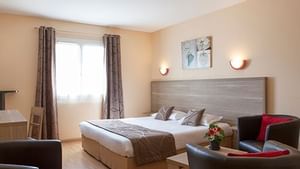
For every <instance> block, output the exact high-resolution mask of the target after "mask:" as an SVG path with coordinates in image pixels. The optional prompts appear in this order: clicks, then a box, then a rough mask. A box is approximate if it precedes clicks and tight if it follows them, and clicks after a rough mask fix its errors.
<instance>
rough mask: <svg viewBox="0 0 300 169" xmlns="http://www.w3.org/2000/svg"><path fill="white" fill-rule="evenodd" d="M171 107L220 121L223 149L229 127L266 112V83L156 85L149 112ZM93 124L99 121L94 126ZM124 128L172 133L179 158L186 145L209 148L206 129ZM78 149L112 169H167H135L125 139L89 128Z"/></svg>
mask: <svg viewBox="0 0 300 169" xmlns="http://www.w3.org/2000/svg"><path fill="white" fill-rule="evenodd" d="M163 105H169V106H171V105H172V106H173V105H174V106H175V108H176V109H177V110H182V111H187V110H189V109H192V108H195V109H200V108H205V109H206V113H210V114H216V115H222V116H223V117H224V119H223V121H222V122H220V123H218V125H219V126H220V127H221V128H223V129H224V131H225V136H226V137H225V139H224V142H223V143H222V144H223V145H226V146H231V145H232V130H231V125H235V119H236V118H237V117H238V116H241V115H249V114H253V115H255V114H261V113H262V112H265V111H266V78H234V79H208V80H188V81H154V82H152V83H151V109H152V112H156V111H157V110H158V109H159V108H160V107H161V106H163ZM96 121H97V120H96ZM121 121H122V122H125V123H129V124H133V125H139V126H142V127H145V128H149V129H153V130H159V131H163V132H168V133H171V134H172V135H173V137H174V139H175V147H176V151H177V153H180V152H183V151H185V150H184V149H185V145H186V144H187V143H196V144H203V145H205V144H207V140H206V139H205V138H204V134H205V133H206V132H207V130H208V127H207V126H197V127H192V126H185V125H181V124H180V123H179V122H178V121H177V120H167V121H161V120H156V119H154V117H152V116H149V117H140V118H125V119H121ZM80 130H81V133H82V146H83V149H84V150H85V151H87V152H88V153H89V154H90V155H92V156H93V157H95V158H96V159H97V160H99V161H101V162H102V163H104V164H105V165H107V166H108V167H109V168H112V169H154V168H157V169H165V168H167V165H166V161H165V160H161V161H157V162H152V163H149V164H145V165H137V164H136V162H135V155H134V151H133V148H132V144H131V142H130V140H129V139H127V138H126V137H123V136H120V135H118V134H115V133H112V132H110V131H107V130H105V129H102V128H99V127H97V126H95V125H92V124H91V123H90V122H87V121H85V122H82V123H80Z"/></svg>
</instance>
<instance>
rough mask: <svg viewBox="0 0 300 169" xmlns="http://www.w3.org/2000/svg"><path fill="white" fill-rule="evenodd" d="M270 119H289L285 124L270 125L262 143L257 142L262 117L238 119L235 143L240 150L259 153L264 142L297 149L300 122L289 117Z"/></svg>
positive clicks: (282, 116) (280, 116) (281, 116)
mask: <svg viewBox="0 0 300 169" xmlns="http://www.w3.org/2000/svg"><path fill="white" fill-rule="evenodd" d="M268 116H271V117H279V118H289V119H290V120H289V121H287V122H282V123H277V124H270V125H268V126H267V128H266V132H265V138H264V140H263V141H257V136H258V135H259V132H260V127H261V121H262V116H261V115H259V116H246V117H239V118H238V124H237V125H238V126H237V127H238V137H237V139H238V140H237V142H238V146H239V149H240V150H244V151H247V152H260V151H262V149H263V145H264V142H265V141H267V140H276V141H279V142H281V143H284V144H287V145H289V146H292V147H294V148H298V140H299V128H300V120H299V119H298V118H297V117H294V116H289V115H268Z"/></svg>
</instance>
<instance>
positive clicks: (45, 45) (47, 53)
mask: <svg viewBox="0 0 300 169" xmlns="http://www.w3.org/2000/svg"><path fill="white" fill-rule="evenodd" d="M35 106H38V107H43V108H44V110H45V115H44V120H43V131H42V138H43V139H58V122H57V103H56V90H55V29H54V28H51V27H44V26H41V27H40V28H39V51H38V72H37V83H36V97H35Z"/></svg>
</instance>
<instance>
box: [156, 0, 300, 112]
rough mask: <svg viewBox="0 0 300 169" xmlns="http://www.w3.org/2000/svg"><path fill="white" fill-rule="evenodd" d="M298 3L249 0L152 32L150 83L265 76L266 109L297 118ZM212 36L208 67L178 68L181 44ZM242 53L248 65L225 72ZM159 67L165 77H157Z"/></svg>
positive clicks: (299, 91) (299, 99)
mask: <svg viewBox="0 0 300 169" xmlns="http://www.w3.org/2000/svg"><path fill="white" fill-rule="evenodd" d="M299 6H300V1H299V0H288V1H287V0H248V1H246V2H245V3H242V4H239V5H237V6H233V7H230V8H227V9H224V10H221V11H218V12H215V13H212V14H209V15H206V16H202V17H199V18H195V19H193V20H190V21H187V22H185V23H182V24H178V25H175V26H171V27H169V28H166V29H163V30H161V31H158V32H155V33H153V34H152V38H153V41H152V44H153V51H152V52H153V58H152V59H153V65H152V79H163V80H167V79H202V78H220V77H253V76H254V77H255V76H267V77H269V84H268V99H269V101H268V110H269V112H271V113H286V114H292V115H296V116H299V117H300V111H299V105H300V89H299V86H300V78H299V72H300V66H299V63H300V50H299V49H300V29H299V28H300V20H299V17H300V10H299ZM207 35H210V36H212V37H213V56H212V64H213V66H212V68H210V69H198V70H183V69H182V66H181V63H182V62H181V46H180V45H181V44H180V43H181V42H182V41H185V40H189V39H194V38H197V37H201V36H207ZM239 53H240V54H242V55H243V56H246V57H247V58H248V59H249V60H250V65H249V66H248V67H247V68H246V69H244V70H241V71H234V70H232V69H231V68H230V66H229V64H228V61H229V58H230V57H232V56H233V55H235V54H239ZM161 64H168V65H169V67H170V73H169V74H168V76H166V77H162V76H160V74H159V72H158V69H159V66H160V65H161Z"/></svg>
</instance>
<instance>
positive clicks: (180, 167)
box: [167, 146, 246, 169]
mask: <svg viewBox="0 0 300 169" xmlns="http://www.w3.org/2000/svg"><path fill="white" fill-rule="evenodd" d="M205 147H206V148H208V146H205ZM215 152H217V153H220V154H222V155H225V156H226V155H227V154H228V153H246V152H245V151H241V150H236V149H232V148H228V147H221V149H220V150H218V151H215ZM167 163H168V169H189V161H188V158H187V153H186V152H185V153H181V154H177V155H174V156H171V157H169V158H167Z"/></svg>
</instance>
